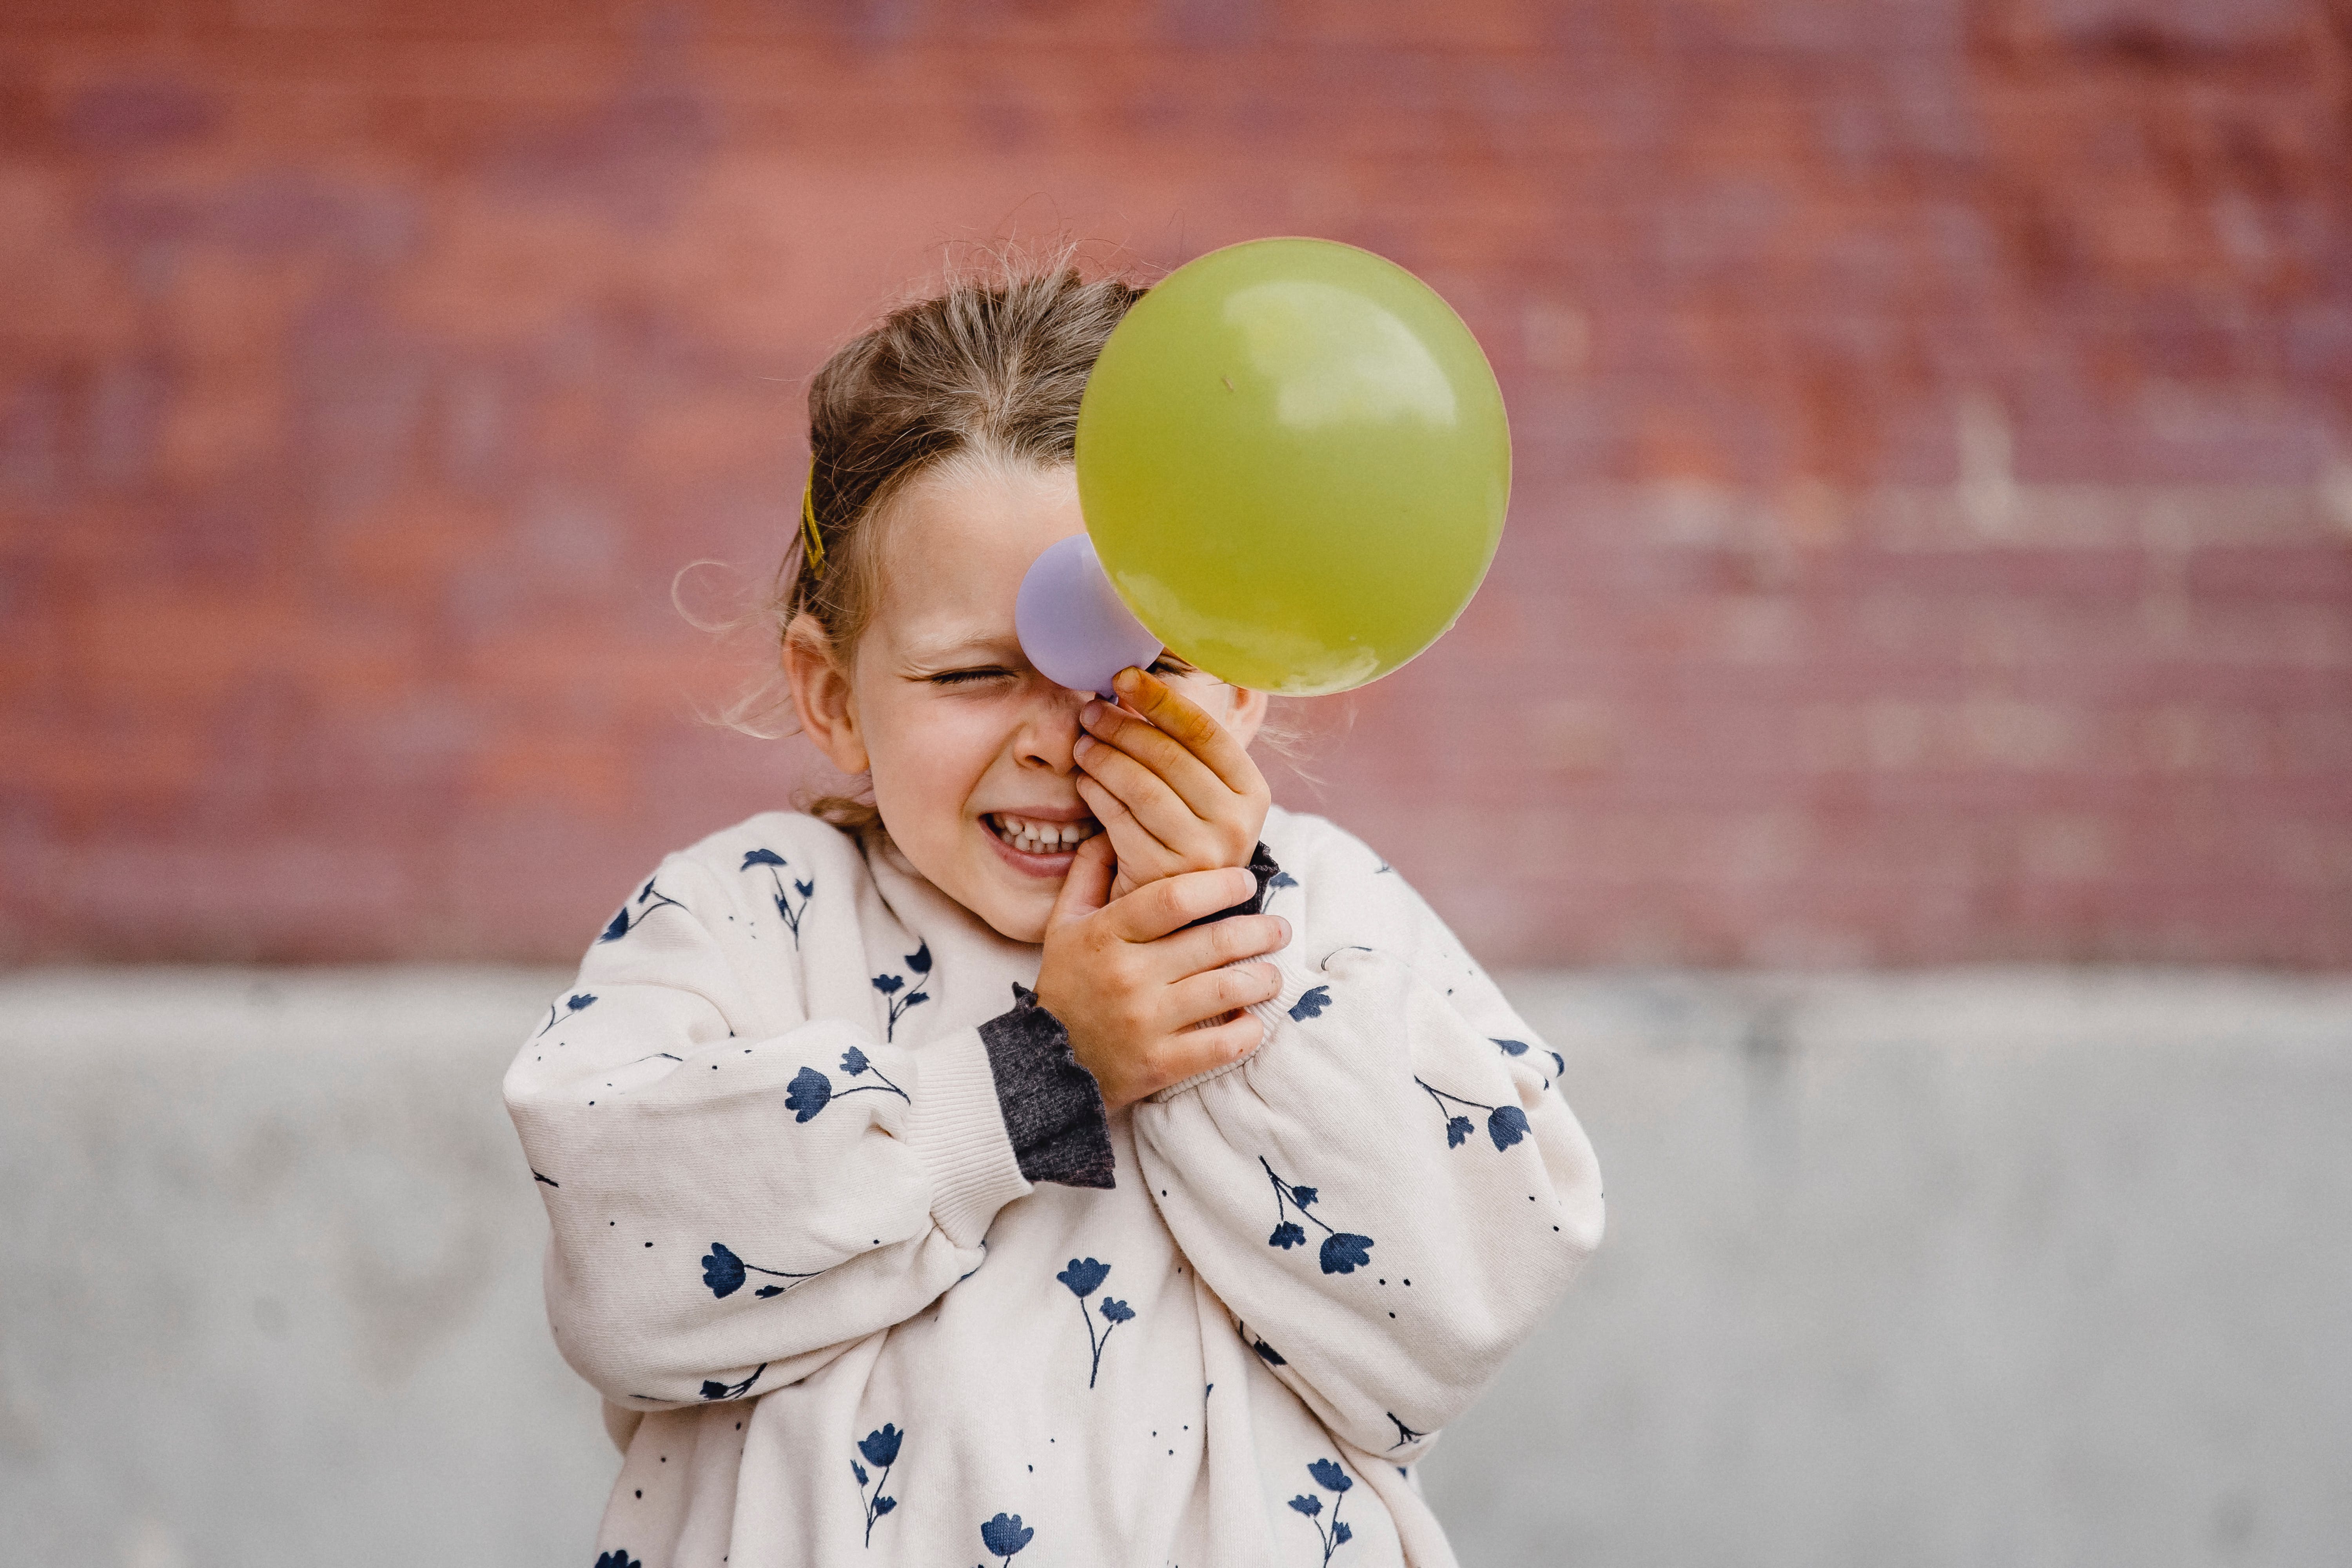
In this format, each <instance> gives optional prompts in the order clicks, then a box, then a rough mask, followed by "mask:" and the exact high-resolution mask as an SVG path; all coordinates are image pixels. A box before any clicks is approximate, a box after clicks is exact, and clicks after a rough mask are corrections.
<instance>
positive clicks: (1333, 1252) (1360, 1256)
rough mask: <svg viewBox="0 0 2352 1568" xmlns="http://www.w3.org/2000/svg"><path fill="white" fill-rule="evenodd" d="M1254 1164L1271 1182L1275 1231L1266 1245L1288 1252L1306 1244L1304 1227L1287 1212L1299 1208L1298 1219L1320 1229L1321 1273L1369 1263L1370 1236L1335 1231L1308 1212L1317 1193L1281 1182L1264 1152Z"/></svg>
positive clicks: (1345, 1270) (1341, 1271)
mask: <svg viewBox="0 0 2352 1568" xmlns="http://www.w3.org/2000/svg"><path fill="white" fill-rule="evenodd" d="M1257 1163H1259V1164H1260V1165H1261V1166H1264V1167H1265V1179H1266V1180H1267V1181H1269V1182H1272V1183H1273V1184H1274V1212H1275V1226H1274V1234H1273V1235H1272V1236H1269V1237H1266V1238H1265V1244H1266V1245H1267V1246H1268V1247H1281V1248H1282V1249H1283V1250H1284V1251H1286V1252H1287V1251H1289V1250H1290V1249H1291V1248H1292V1247H1303V1246H1305V1245H1306V1242H1307V1226H1302V1225H1300V1224H1299V1223H1297V1220H1294V1219H1292V1218H1291V1217H1290V1211H1291V1210H1292V1209H1294V1208H1295V1209H1297V1211H1298V1218H1299V1219H1303V1220H1305V1221H1307V1224H1308V1225H1313V1226H1319V1227H1320V1228H1321V1229H1322V1231H1323V1247H1322V1252H1321V1257H1320V1258H1319V1261H1320V1262H1321V1264H1322V1265H1323V1272H1324V1273H1326V1274H1352V1273H1354V1272H1355V1271H1356V1270H1357V1269H1359V1268H1363V1267H1365V1266H1366V1265H1368V1264H1370V1262H1371V1260H1372V1238H1371V1237H1369V1236H1358V1235H1356V1234H1355V1233H1354V1232H1352V1231H1345V1230H1335V1229H1333V1228H1332V1227H1331V1226H1328V1225H1325V1224H1324V1223H1323V1221H1322V1220H1321V1219H1320V1218H1319V1217H1318V1216H1317V1215H1313V1214H1311V1213H1309V1212H1308V1209H1309V1207H1310V1205H1313V1204H1314V1202H1315V1199H1316V1197H1317V1195H1318V1194H1317V1193H1316V1190H1315V1189H1314V1188H1313V1187H1297V1186H1293V1185H1291V1184H1289V1183H1288V1182H1286V1181H1284V1180H1283V1179H1282V1178H1281V1177H1280V1176H1278V1175H1276V1174H1275V1170H1274V1167H1273V1166H1272V1165H1270V1164H1267V1163H1266V1158H1265V1155H1263V1154H1260V1155H1259V1156H1258V1157H1257Z"/></svg>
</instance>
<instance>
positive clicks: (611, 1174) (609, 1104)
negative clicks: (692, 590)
mask: <svg viewBox="0 0 2352 1568" xmlns="http://www.w3.org/2000/svg"><path fill="white" fill-rule="evenodd" d="M729 908H730V902H729V900H728V897H727V894H726V892H725V890H724V889H721V888H720V887H719V885H718V883H717V881H716V879H712V878H710V877H709V875H708V874H707V873H705V872H703V871H702V870H701V868H699V867H698V865H696V864H695V863H693V862H691V861H688V860H685V859H682V858H677V857H673V858H671V859H670V860H669V861H667V862H666V863H665V864H664V866H663V868H662V869H661V870H660V871H659V872H658V873H657V874H656V876H655V877H654V878H653V879H650V880H648V881H647V882H646V884H645V886H644V888H643V889H641V890H640V891H639V892H638V894H637V895H636V897H635V899H633V900H631V902H630V903H629V905H627V906H625V908H624V909H623V910H622V913H621V914H620V915H619V916H616V917H615V918H614V922H613V924H612V926H610V927H608V928H607V929H606V931H605V933H604V936H602V937H600V938H599V939H598V941H597V942H596V943H595V944H594V945H593V946H592V947H591V949H590V951H589V953H588V956H587V959H586V961H585V963H583V966H582V969H581V972H580V977H579V981H578V983H577V984H575V985H574V986H573V987H572V988H571V989H570V990H569V991H567V992H566V993H565V994H563V995H562V996H560V997H558V998H557V999H556V1001H555V1002H554V1003H553V1004H552V1005H551V1006H550V1008H549V1012H548V1017H547V1020H546V1021H545V1022H544V1023H543V1024H542V1025H541V1027H540V1028H539V1030H538V1032H537V1033H535V1034H534V1035H533V1036H532V1037H531V1038H530V1040H529V1041H528V1042H527V1043H526V1044H525V1045H524V1047H523V1048H522V1050H521V1052H520V1054H519V1055H518V1056H517V1058H515V1061H514V1065H513V1066H512V1067H511V1068H509V1070H508V1073H507V1077H506V1081H505V1093H506V1101H507V1108H508V1110H509V1113H510V1114H511V1116H512V1117H513V1120H514V1123H515V1128H516V1131H517V1132H518V1133H519V1134H520V1137H521V1140H522V1145H523V1150H524V1152H525V1153H526V1155H527V1156H528V1157H529V1159H530V1168H531V1173H532V1175H533V1176H534V1177H535V1178H536V1179H537V1181H538V1183H539V1184H540V1185H539V1188H538V1190H539V1192H540V1194H541V1197H542V1199H543V1200H544V1201H545V1204H546V1206H547V1214H548V1221H549V1228H550V1237H549V1245H548V1254H547V1262H546V1269H545V1283H546V1291H547V1304H548V1317H549V1320H550V1322H551V1326H552V1328H553V1330H554V1333H555V1338H556V1342H557V1345H558V1347H559V1348H560V1349H561V1350H562V1352H563V1355H564V1359H565V1360H566V1361H568V1362H569V1363H571V1364H572V1367H573V1368H574V1369H575V1370H576V1371H578V1372H579V1373H580V1374H581V1375H582V1376H583V1377H584V1378H586V1379H587V1380H588V1381H589V1382H590V1383H591V1384H594V1385H595V1387H596V1388H597V1389H598V1390H599V1391H600V1392H602V1393H603V1394H604V1396H605V1397H606V1398H607V1399H608V1400H610V1401H612V1402H613V1403H614V1404H616V1405H620V1406H622V1407H623V1408H624V1409H633V1410H641V1411H642V1410H649V1409H659V1408H664V1407H667V1406H672V1405H683V1404H688V1403H691V1402H694V1401H698V1400H717V1399H740V1398H744V1397H747V1396H749V1395H751V1394H758V1393H761V1392H764V1391H765V1390H767V1389H770V1388H773V1387H778V1386H781V1385H782V1384H786V1383H790V1382H793V1381H794V1380H796V1379H798V1378H801V1377H804V1376H806V1375H807V1374H808V1373H811V1372H813V1371H815V1370H816V1369H817V1368H818V1367H820V1366H821V1365H823V1364H824V1363H825V1362H827V1361H829V1360H830V1359H831V1358H832V1357H833V1356H834V1355H835V1354H836V1353H838V1352H839V1351H841V1350H842V1349H844V1348H845V1347H846V1346H847V1345H848V1344H850V1343H852V1342H856V1340H858V1339H861V1338H863V1337H865V1336H866V1335H867V1334H870V1333H872V1332H874V1331H876V1330H878V1329H882V1328H886V1327H888V1326H889V1325H891V1324H894V1323H898V1322H901V1321H905V1320H906V1319H908V1318H909V1317H911V1316H912V1315H914V1314H915V1313H916V1312H917V1311H919V1310H921V1309H922V1308H923V1307H924V1306H926V1305H928V1304H929V1302H930V1301H932V1300H935V1299H937V1298H938V1296H939V1295H940V1292H942V1291H944V1290H946V1289H948V1288H949V1287H950V1286H951V1285H953V1284H954V1283H955V1282H956V1281H957V1280H958V1279H961V1278H962V1277H964V1276H965V1275H967V1274H969V1273H971V1271H972V1270H973V1269H974V1268H978V1267H979V1266H980V1264H981V1262H982V1258H983V1257H984V1256H985V1255H984V1252H983V1251H982V1240H981V1238H982V1236H983V1235H984V1234H985V1233H986V1231H987V1229H988V1226H989V1222H990V1221H991V1220H992V1218H993V1217H994V1215H995V1214H996V1212H997V1210H998V1209H999V1208H1001V1207H1002V1206H1003V1205H1004V1204H1006V1203H1008V1202H1010V1201H1011V1200H1012V1199H1013V1198H1016V1197H1019V1196H1021V1195H1022V1194H1025V1193H1027V1192H1028V1191H1029V1190H1030V1178H1029V1177H1028V1176H1026V1175H1024V1163H1030V1164H1033V1165H1035V1166H1036V1167H1037V1168H1039V1169H1040V1170H1041V1171H1045V1166H1047V1165H1052V1166H1054V1169H1052V1170H1050V1171H1045V1174H1043V1175H1042V1177H1041V1179H1048V1180H1069V1179H1071V1169H1070V1167H1073V1166H1076V1167H1077V1168H1078V1173H1079V1174H1081V1175H1083V1174H1084V1173H1085V1169H1084V1168H1085V1167H1086V1165H1087V1155H1088V1152H1089V1151H1090V1149H1091V1145H1090V1143H1089V1141H1088V1134H1089V1133H1090V1132H1097V1131H1098V1130H1099V1129H1100V1126H1101V1105H1100V1098H1099V1095H1097V1096H1096V1098H1095V1100H1094V1102H1093V1113H1094V1121H1093V1123H1092V1124H1091V1125H1090V1124H1089V1123H1088V1122H1087V1119H1086V1114H1085V1112H1086V1106H1085V1104H1084V1103H1083V1100H1084V1097H1083V1094H1082V1093H1078V1092H1069V1091H1067V1090H1072V1089H1074V1087H1075V1086H1067V1085H1066V1086H1065V1088H1066V1092H1065V1093H1064V1094H1063V1095H1062V1096H1061V1097H1060V1099H1059V1100H1057V1101H1056V1102H1055V1103H1056V1104H1058V1105H1059V1106H1060V1108H1061V1109H1060V1112H1059V1114H1058V1115H1056V1116H1054V1117H1049V1118H1046V1119H1045V1121H1046V1124H1045V1125H1043V1126H1040V1127H1033V1128H1031V1129H1030V1130H1029V1138H1028V1142H1027V1146H1026V1147H1016V1144H1015V1142H1014V1140H1013V1137H1012V1135H1011V1134H1010V1133H1009V1132H1008V1130H1007V1127H1006V1124H1005V1119H1004V1116H1003V1112H1002V1110H1000V1107H999V1100H998V1089H997V1082H996V1073H995V1069H994V1068H993V1067H992V1053H991V1047H990V1044H989V1041H988V1038H987V1037H988V1036H990V1035H992V1034H993V1035H998V1036H1002V1035H1003V1034H1004V1033H1005V1031H1006V1028H1007V1025H1006V1023H1005V1020H1003V1019H997V1020H992V1021H991V1022H990V1023H987V1024H983V1025H982V1026H979V1027H977V1028H967V1029H961V1030H957V1031H954V1032H951V1033H950V1034H947V1035H945V1036H943V1037H935V1038H933V1039H931V1040H929V1042H927V1043H926V1044H925V1045H924V1046H923V1047H921V1049H920V1051H919V1052H917V1051H914V1050H911V1049H909V1048H908V1047H904V1046H898V1045H892V1044H888V1043H886V1042H885V1041H883V1040H881V1039H879V1038H877V1037H876V1036H875V1035H874V1034H873V1033H872V1032H871V1031H870V1030H868V1029H866V1028H865V1027H863V1026H858V1025H853V1024H850V1023H846V1022H844V1021H842V1020H839V1019H814V1020H811V1019H809V1018H807V1017H805V1016H804V1015H803V1011H802V1009H801V1006H800V1005H799V999H798V997H797V995H793V996H790V997H787V998H785V999H784V1000H782V1001H780V1000H779V999H778V997H777V994H776V993H777V991H778V988H779V985H780V984H782V985H783V986H790V985H792V984H793V982H792V981H791V980H789V979H784V980H782V981H781V982H779V981H777V980H769V981H768V982H767V984H766V985H765V986H764V987H763V989H762V990H761V991H755V990H754V989H753V988H752V987H751V986H749V985H747V984H745V983H744V982H743V980H742V978H741V977H740V975H739V974H738V973H736V971H735V969H734V967H733V966H732V964H731V963H730V960H729V958H728V956H727V953H726V952H725V951H724V950H723V948H722V946H721V943H720V942H719V940H718V938H717V937H716V936H715V935H714V934H713V931H712V929H711V926H710V925H709V924H708V923H706V919H705V917H704V916H703V915H698V913H697V912H696V911H697V910H698V909H701V910H705V911H706V912H707V914H708V918H709V920H710V921H718V920H719V919H720V911H723V910H728V909H729ZM803 934H810V933H803ZM854 934H855V933H854V932H852V933H849V936H848V938H847V939H846V940H851V941H854ZM835 940H837V941H838V940H844V939H841V938H839V937H838V936H836V939H835ZM849 961H850V962H852V963H856V962H857V961H856V958H854V957H853V958H851V959H850V960H849ZM1015 1011H1016V1012H1017V1011H1018V1008H1017V1007H1016V1009H1015ZM1048 1045H1050V1042H1049V1043H1048ZM1025 1059H1026V1060H1027V1062H1028V1070H1029V1071H1031V1072H1032V1073H1033V1074H1034V1073H1036V1072H1039V1071H1050V1068H1051V1067H1052V1065H1053V1064H1052V1063H1051V1061H1050V1050H1049V1049H1048V1050H1045V1051H1044V1052H1043V1053H1042V1055H1041V1052H1040V1051H1038V1050H1035V1049H1033V1050H1032V1051H1031V1052H1030V1053H1029V1055H1028V1057H1027V1058H1025ZM1041 1059H1043V1060H1044V1066H1043V1067H1040V1065H1039V1062H1040V1060H1041ZM1080 1070H1081V1071H1083V1069H1080ZM1091 1084H1092V1079H1087V1086H1088V1087H1090V1086H1091ZM1102 1136H1103V1142H1102V1144H1101V1150H1100V1155H1101V1159H1100V1161H1099V1165H1100V1172H1099V1174H1100V1175H1101V1177H1102V1180H1103V1181H1104V1182H1105V1183H1107V1182H1108V1152H1109V1146H1108V1138H1107V1134H1104V1135H1102ZM1074 1151H1075V1152H1074Z"/></svg>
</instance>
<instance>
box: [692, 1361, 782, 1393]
mask: <svg viewBox="0 0 2352 1568" xmlns="http://www.w3.org/2000/svg"><path fill="white" fill-rule="evenodd" d="M767 1370H768V1363H766V1362H761V1363H760V1364H759V1365H758V1366H755V1367H753V1368H752V1369H751V1376H749V1377H747V1378H745V1379H744V1380H743V1381H742V1382H740V1383H721V1382H719V1380H718V1379H717V1378H711V1377H706V1378H704V1379H703V1380H702V1397H703V1398H705V1399H708V1400H712V1401H717V1400H720V1399H740V1398H742V1397H743V1396H744V1395H745V1394H749V1393H751V1385H752V1384H755V1383H757V1382H759V1381H760V1374H761V1373H763V1372H765V1371H767Z"/></svg>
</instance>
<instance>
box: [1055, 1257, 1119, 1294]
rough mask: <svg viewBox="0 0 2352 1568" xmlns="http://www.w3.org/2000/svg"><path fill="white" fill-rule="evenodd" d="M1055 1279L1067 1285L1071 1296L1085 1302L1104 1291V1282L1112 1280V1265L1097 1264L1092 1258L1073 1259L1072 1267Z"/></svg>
mask: <svg viewBox="0 0 2352 1568" xmlns="http://www.w3.org/2000/svg"><path fill="white" fill-rule="evenodd" d="M1054 1278H1055V1279H1059V1280H1060V1281H1061V1282H1062V1283H1063V1284H1065V1285H1067V1286H1068V1287H1069V1288H1070V1294H1071V1295H1073V1296H1076V1298H1078V1300H1081V1301H1083V1300H1086V1299H1087V1297H1089V1296H1091V1295H1093V1294H1094V1293H1095V1292H1096V1291H1097V1290H1099V1289H1102V1282H1103V1281H1104V1280H1106V1279H1109V1278H1110V1265H1109V1264H1108V1263H1097V1262H1096V1261H1095V1260H1094V1259H1093V1258H1085V1259H1083V1260H1081V1259H1079V1258H1071V1259H1070V1266H1069V1267H1068V1268H1065V1269H1063V1270H1062V1271H1061V1272H1060V1273H1059V1274H1056V1275H1055V1276H1054Z"/></svg>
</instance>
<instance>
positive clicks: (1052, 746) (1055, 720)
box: [1013, 675, 1094, 778]
mask: <svg viewBox="0 0 2352 1568" xmlns="http://www.w3.org/2000/svg"><path fill="white" fill-rule="evenodd" d="M1030 680H1031V683H1032V686H1033V691H1032V693H1031V696H1030V700H1029V701H1028V703H1027V705H1026V706H1025V707H1024V710H1023V712H1022V715H1021V725H1020V728H1019V729H1018V730H1017V731H1014V733H1013V755H1014V756H1015V757H1016V758H1017V759H1018V760H1019V761H1020V763H1021V765H1022V766H1023V767H1024V768H1045V769H1049V770H1050V771H1051V772H1052V773H1054V774H1055V776H1056V777H1060V778H1066V777H1068V776H1069V775H1070V774H1071V773H1075V772H1076V771H1077V765H1078V758H1077V751H1076V747H1077V743H1078V710H1079V709H1080V708H1081V707H1083V706H1085V705H1086V702H1087V700H1088V699H1089V698H1091V697H1092V696H1093V695H1094V693H1093V692H1091V691H1074V690H1072V689H1069V688H1068V687H1066V686H1056V685H1055V684H1054V683H1053V682H1051V681H1049V680H1047V679H1045V677H1044V676H1042V675H1033V676H1032V677H1031V678H1030Z"/></svg>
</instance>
